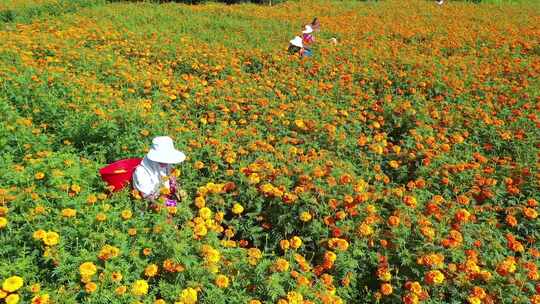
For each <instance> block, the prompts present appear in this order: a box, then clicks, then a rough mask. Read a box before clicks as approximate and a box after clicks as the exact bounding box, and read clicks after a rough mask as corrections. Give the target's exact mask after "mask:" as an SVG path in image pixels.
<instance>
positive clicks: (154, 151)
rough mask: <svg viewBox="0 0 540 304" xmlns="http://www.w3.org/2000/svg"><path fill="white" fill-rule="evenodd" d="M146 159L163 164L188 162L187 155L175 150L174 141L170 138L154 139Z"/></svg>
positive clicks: (159, 137) (160, 137)
mask: <svg viewBox="0 0 540 304" xmlns="http://www.w3.org/2000/svg"><path fill="white" fill-rule="evenodd" d="M146 157H147V158H148V159H149V160H151V161H155V162H158V163H163V164H178V163H181V162H183V161H184V160H186V155H185V154H184V153H183V152H181V151H178V150H176V149H175V148H174V143H173V140H172V138H170V137H169V136H158V137H156V138H154V139H153V140H152V146H151V147H150V151H148V154H146Z"/></svg>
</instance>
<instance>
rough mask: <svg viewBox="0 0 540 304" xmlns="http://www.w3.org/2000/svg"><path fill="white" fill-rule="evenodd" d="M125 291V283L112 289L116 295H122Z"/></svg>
mask: <svg viewBox="0 0 540 304" xmlns="http://www.w3.org/2000/svg"><path fill="white" fill-rule="evenodd" d="M126 291H127V287H126V286H125V285H122V286H119V287H117V288H116V289H115V290H114V292H115V293H116V294H117V295H120V296H121V295H123V294H125V293H126Z"/></svg>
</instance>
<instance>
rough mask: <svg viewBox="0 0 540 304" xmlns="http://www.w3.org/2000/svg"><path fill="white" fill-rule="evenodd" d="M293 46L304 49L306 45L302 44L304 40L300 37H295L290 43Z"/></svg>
mask: <svg viewBox="0 0 540 304" xmlns="http://www.w3.org/2000/svg"><path fill="white" fill-rule="evenodd" d="M289 42H290V43H291V44H292V45H294V46H297V47H300V48H303V47H304V43H302V38H301V37H299V36H296V37H294V39H293V40H291V41H289Z"/></svg>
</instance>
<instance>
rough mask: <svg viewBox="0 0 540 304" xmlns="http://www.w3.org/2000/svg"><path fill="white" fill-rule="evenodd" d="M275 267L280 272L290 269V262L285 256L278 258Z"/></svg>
mask: <svg viewBox="0 0 540 304" xmlns="http://www.w3.org/2000/svg"><path fill="white" fill-rule="evenodd" d="M274 269H275V270H276V271H278V272H284V271H287V270H289V262H288V261H287V260H285V259H283V258H278V259H277V260H276V262H275V263H274Z"/></svg>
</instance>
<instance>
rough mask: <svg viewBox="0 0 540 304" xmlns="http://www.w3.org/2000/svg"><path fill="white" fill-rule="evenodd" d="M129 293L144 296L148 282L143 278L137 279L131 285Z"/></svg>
mask: <svg viewBox="0 0 540 304" xmlns="http://www.w3.org/2000/svg"><path fill="white" fill-rule="evenodd" d="M131 293H132V294H133V295H134V296H144V295H145V294H147V293H148V283H147V282H146V281H145V280H137V281H135V283H133V285H131Z"/></svg>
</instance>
